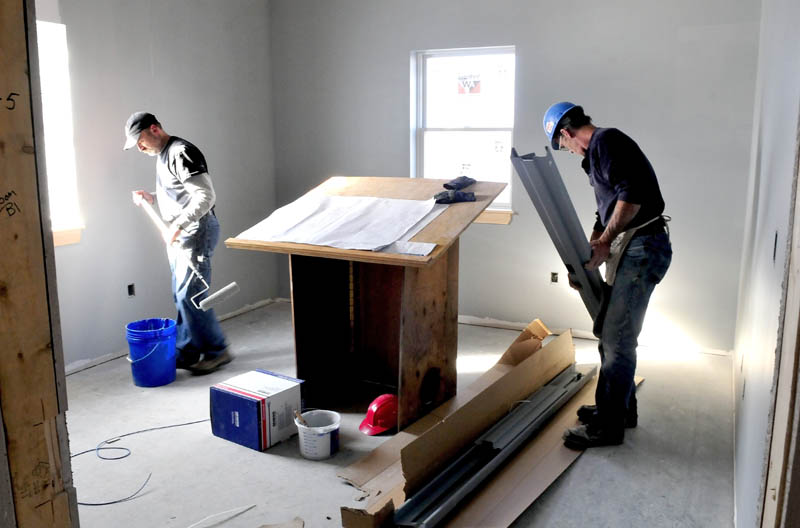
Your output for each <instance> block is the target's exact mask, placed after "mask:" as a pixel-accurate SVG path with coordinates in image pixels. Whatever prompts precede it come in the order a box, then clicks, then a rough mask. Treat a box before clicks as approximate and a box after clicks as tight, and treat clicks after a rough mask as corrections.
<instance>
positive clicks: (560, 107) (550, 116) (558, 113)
mask: <svg viewBox="0 0 800 528" xmlns="http://www.w3.org/2000/svg"><path fill="white" fill-rule="evenodd" d="M576 106H578V105H576V104H575V103H570V102H569V101H562V102H560V103H555V104H553V105H551V106H550V108H548V109H547V112H545V113H544V119H543V120H542V126H543V127H544V133H545V134H547V139H549V140H550V144H551V145H552V146H553V148H554V149H556V150H558V137H557V136H556V135H555V133H556V131H557V130H558V124H559V123H560V122H561V118H562V117H564V114H566V113H567V112H569V111H570V110H572V109H573V108H575V107H576Z"/></svg>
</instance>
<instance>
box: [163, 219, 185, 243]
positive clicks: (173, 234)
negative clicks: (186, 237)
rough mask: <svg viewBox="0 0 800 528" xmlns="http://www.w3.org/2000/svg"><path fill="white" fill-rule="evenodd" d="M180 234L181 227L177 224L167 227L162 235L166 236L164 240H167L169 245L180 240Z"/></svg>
mask: <svg viewBox="0 0 800 528" xmlns="http://www.w3.org/2000/svg"><path fill="white" fill-rule="evenodd" d="M180 234H181V228H180V227H179V226H177V225H175V224H173V225H171V226H169V227H167V228H166V229H165V230H164V231H163V232H162V235H163V236H164V242H166V243H167V245H168V246H170V245H172V244H174V243H175V242H176V241H177V240H178V236H179V235H180Z"/></svg>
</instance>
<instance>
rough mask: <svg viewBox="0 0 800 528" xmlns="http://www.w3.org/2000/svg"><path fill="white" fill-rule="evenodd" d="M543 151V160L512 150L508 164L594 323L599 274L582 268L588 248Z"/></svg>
mask: <svg viewBox="0 0 800 528" xmlns="http://www.w3.org/2000/svg"><path fill="white" fill-rule="evenodd" d="M545 151H546V154H545V155H544V156H536V154H534V153H530V154H526V155H524V156H519V155H518V154H517V151H516V149H513V148H512V149H511V163H512V164H513V165H514V168H515V169H516V170H517V175H519V179H520V180H522V185H523V186H525V190H526V191H528V195H529V196H530V198H531V200H532V201H533V205H534V206H535V207H536V211H537V212H538V213H539V216H540V217H541V219H542V223H544V227H545V228H546V229H547V233H548V234H549V235H550V238H551V239H552V240H553V244H555V246H556V250H558V254H559V256H560V257H561V260H562V261H564V264H565V265H566V266H567V271H569V273H570V275H571V276H572V277H573V280H574V281H576V282H577V283H578V284H580V286H581V289H580V290H579V293H580V295H581V299H582V300H583V304H585V305H586V309H587V310H589V315H591V317H592V320H593V321H595V323H597V317H598V315H600V313H601V307H602V304H603V303H602V301H603V285H604V282H603V279H602V278H601V277H600V272H599V271H597V270H592V271H588V270H587V269H585V268H584V267H583V265H584V263H585V262H587V261H588V260H589V259H590V258H591V253H592V250H591V246H590V245H589V241H588V240H587V239H586V234H585V233H584V231H583V228H582V227H581V223H580V221H579V220H578V215H577V213H576V212H575V207H574V206H573V205H572V201H571V200H570V199H569V194H568V193H567V188H566V187H565V186H564V181H563V180H562V179H561V174H559V172H558V167H556V162H555V160H553V155H552V153H551V152H550V149H549V148H548V147H545ZM595 326H598V325H597V324H595Z"/></svg>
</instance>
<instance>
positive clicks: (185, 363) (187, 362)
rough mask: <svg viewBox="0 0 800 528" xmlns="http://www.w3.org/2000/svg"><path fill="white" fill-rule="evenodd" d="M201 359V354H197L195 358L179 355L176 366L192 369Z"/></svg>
mask: <svg viewBox="0 0 800 528" xmlns="http://www.w3.org/2000/svg"><path fill="white" fill-rule="evenodd" d="M199 360H200V356H195V357H194V359H186V357H184V356H181V355H178V357H177V358H176V359H175V368H179V369H183V370H192V365H194V364H195V363H197V362H198V361H199Z"/></svg>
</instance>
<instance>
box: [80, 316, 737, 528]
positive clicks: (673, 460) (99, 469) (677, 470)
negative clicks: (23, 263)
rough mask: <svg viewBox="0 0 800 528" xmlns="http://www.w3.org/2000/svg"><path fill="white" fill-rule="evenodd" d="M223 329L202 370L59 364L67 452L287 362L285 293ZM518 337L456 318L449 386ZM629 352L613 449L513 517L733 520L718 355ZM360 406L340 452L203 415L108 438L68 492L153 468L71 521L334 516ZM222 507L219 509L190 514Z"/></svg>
mask: <svg viewBox="0 0 800 528" xmlns="http://www.w3.org/2000/svg"><path fill="white" fill-rule="evenodd" d="M223 327H224V329H225V331H226V333H227V335H228V338H229V340H230V341H231V344H232V350H233V351H234V353H235V354H236V356H237V359H236V361H234V362H233V363H231V364H230V365H228V366H227V367H226V368H225V369H223V370H221V371H219V372H216V373H214V374H211V375H209V376H206V377H192V376H189V375H188V374H187V373H186V372H185V371H179V372H178V379H177V380H176V381H175V382H174V383H172V384H170V385H167V386H164V387H158V388H147V389H146V388H140V387H136V386H134V385H133V383H132V381H131V374H130V367H129V365H128V362H127V361H125V359H124V358H122V359H118V360H114V361H111V362H108V363H105V364H103V365H100V366H97V367H94V368H91V369H88V370H85V371H82V372H78V373H75V374H73V375H70V376H68V377H67V390H68V395H69V411H68V412H67V420H68V428H69V433H70V445H71V451H72V452H73V453H77V452H79V451H83V450H86V449H91V448H93V447H95V446H96V445H97V444H98V443H100V442H101V441H103V440H106V439H109V438H112V437H115V436H120V435H124V434H126V433H129V432H133V431H137V430H141V429H147V428H152V427H159V426H164V425H170V424H179V423H185V422H190V421H194V420H202V419H205V418H207V417H208V387H209V386H210V385H212V384H214V383H217V382H219V381H222V380H224V379H227V378H229V377H231V376H233V375H236V374H238V373H242V372H246V371H249V370H252V369H255V368H266V369H269V370H273V371H277V372H281V373H285V374H290V375H293V374H294V355H293V354H294V352H293V339H292V324H291V312H290V306H289V305H288V304H287V303H276V304H272V305H269V306H266V307H264V308H260V309H258V310H255V311H253V312H250V313H247V314H244V315H240V316H238V317H236V318H233V319H230V320H227V321H225V322H224V323H223ZM517 335H518V332H517V331H509V330H498V329H491V328H484V327H476V326H466V325H460V327H459V385H460V386H465V385H467V384H469V382H470V381H471V380H472V379H474V378H475V377H477V376H478V375H480V372H481V369H485V368H486V367H488V366H489V365H491V364H492V363H493V362H494V361H495V360H496V358H497V357H498V355H499V354H500V353H502V351H504V350H505V349H506V348H507V347H508V345H509V344H510V343H511V342H512V341H513V339H514V338H515V337H516V336H517ZM576 347H577V349H578V353H577V355H578V361H579V362H590V361H596V352H595V351H594V347H595V344H594V343H593V342H591V341H584V340H576ZM101 352H102V353H105V351H101ZM98 355H102V354H101V353H98ZM639 356H640V357H639V369H638V373H639V374H640V375H642V376H645V377H646V381H645V383H644V384H643V385H642V387H641V389H640V391H639V395H640V396H639V408H640V422H639V427H638V428H637V429H635V430H630V431H629V432H628V434H627V436H626V441H625V444H624V445H623V446H621V447H615V448H600V449H592V450H589V451H587V452H586V453H585V454H584V455H583V456H581V457H580V458H579V459H578V460H577V462H575V463H574V464H573V465H572V466H571V467H570V468H569V469H568V470H567V471H566V472H565V473H564V474H563V475H562V476H561V477H560V479H559V480H558V481H556V483H555V484H554V485H553V486H551V487H550V489H549V490H548V491H547V492H546V493H545V494H544V495H543V496H542V497H540V498H539V500H538V501H536V502H535V503H534V504H533V505H532V506H531V507H530V508H529V509H528V510H527V511H526V512H525V513H524V514H523V515H522V516H521V517H520V518H519V519H518V520H517V522H516V523H515V526H520V527H522V526H525V527H528V526H534V527H539V526H541V527H548V528H549V527H584V526H594V527H605V526H607V527H623V526H648V527H651V528H656V527H695V526H696V527H703V528H713V527H730V526H733V406H732V401H731V359H730V357H727V356H715V355H707V354H700V355H685V354H675V351H670V350H668V349H665V350H654V349H645V348H640V351H639ZM362 418H363V415H361V414H356V413H343V415H342V427H341V445H342V447H341V451H340V452H339V453H338V454H337V455H336V456H335V457H333V458H331V459H329V460H326V461H310V460H305V459H303V458H301V457H300V454H299V451H298V448H297V440H296V438H297V437H294V438H292V439H290V440H289V441H287V442H284V443H282V444H279V445H278V446H275V447H273V448H271V449H269V450H268V451H266V452H264V453H259V452H256V451H253V450H250V449H247V448H244V447H241V446H238V445H236V444H233V443H230V442H227V441H225V440H222V439H219V438H216V437H214V436H213V435H212V434H211V431H210V426H209V424H208V422H203V423H199V424H195V425H188V426H183V427H177V428H171V429H162V430H156V431H151V432H147V433H142V434H137V435H133V436H130V437H127V438H123V439H121V440H119V441H118V442H115V443H112V444H110V446H123V447H127V448H129V449H130V450H131V452H132V454H131V455H130V456H129V457H127V458H124V459H121V460H115V461H104V460H100V459H98V458H96V457H95V456H94V454H92V453H89V454H86V455H82V456H79V457H77V458H74V459H73V461H72V463H73V474H74V481H75V485H76V487H77V490H78V500H79V501H82V502H106V501H112V500H115V499H120V498H123V497H126V496H128V495H130V494H131V493H133V492H135V491H136V490H137V489H138V488H139V487H140V486H141V485H142V484H143V483H144V481H145V480H146V479H147V478H148V475H150V474H152V476H151V478H150V481H149V482H148V484H147V486H146V487H145V488H144V490H143V491H142V492H141V493H140V494H139V496H137V497H136V498H134V499H133V500H130V501H127V502H122V503H119V504H114V505H110V506H80V519H81V526H83V527H84V528H94V527H103V528H107V527H181V528H189V527H190V526H191V527H192V528H206V527H210V526H225V527H231V528H236V527H241V528H258V527H260V526H261V525H263V524H274V523H281V522H286V521H289V520H291V519H293V518H295V517H300V518H301V519H303V521H304V522H305V526H307V527H317V526H320V527H327V526H339V525H340V524H341V523H340V516H339V508H340V506H343V505H344V506H358V505H359V504H360V503H359V502H357V500H356V499H357V498H358V496H359V492H358V491H357V490H355V489H354V488H352V487H350V486H348V485H347V484H345V483H344V482H342V481H340V479H338V478H337V477H336V472H337V470H338V468H340V467H344V466H347V465H349V464H350V463H352V462H354V461H355V460H357V459H358V458H359V457H361V456H363V455H364V454H365V453H367V452H369V451H370V450H372V449H374V448H375V447H376V446H378V445H379V444H380V443H381V442H383V441H385V438H379V437H368V436H365V435H363V434H361V433H360V432H359V431H358V429H357V427H358V424H359V422H360V420H361V419H362ZM107 453H108V455H113V454H114V453H112V452H107ZM251 505H255V507H254V508H252V509H250V510H249V511H247V512H245V513H243V514H241V515H239V516H238V517H235V518H232V519H229V518H230V517H231V516H232V515H233V514H235V513H236V512H237V511H239V510H241V509H244V508H246V507H248V506H251ZM231 510H232V511H231ZM221 512H229V513H228V514H225V515H219V516H216V517H212V518H210V519H207V520H206V521H204V522H199V521H201V520H203V519H204V518H206V517H208V516H210V515H214V514H218V513H221ZM226 519H229V520H226ZM195 523H199V524H195Z"/></svg>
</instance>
